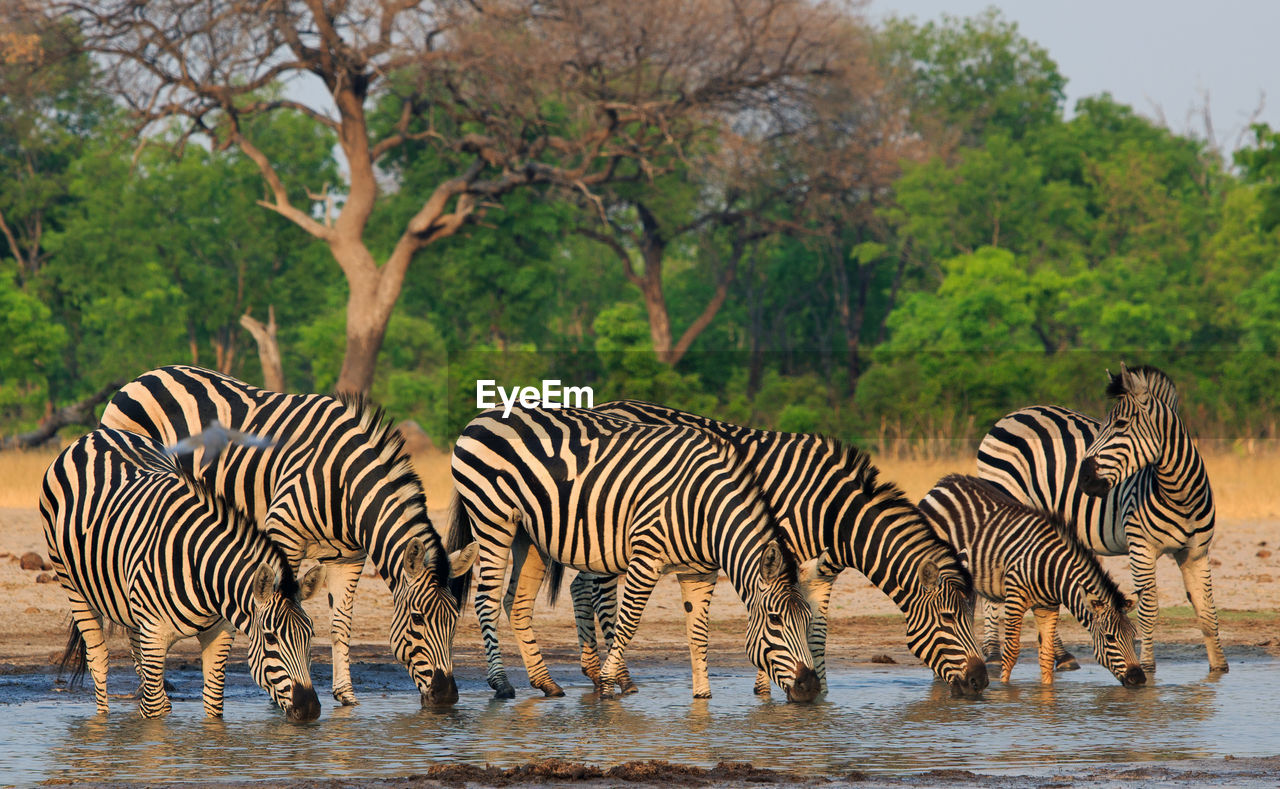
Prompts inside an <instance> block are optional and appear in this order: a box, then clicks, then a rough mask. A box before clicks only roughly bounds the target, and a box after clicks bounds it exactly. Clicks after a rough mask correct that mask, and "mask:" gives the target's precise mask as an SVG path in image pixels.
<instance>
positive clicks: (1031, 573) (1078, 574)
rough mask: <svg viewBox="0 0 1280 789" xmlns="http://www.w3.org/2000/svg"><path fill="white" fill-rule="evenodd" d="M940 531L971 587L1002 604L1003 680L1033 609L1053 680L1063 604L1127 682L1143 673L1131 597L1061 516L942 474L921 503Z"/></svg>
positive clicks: (1137, 681)
mask: <svg viewBox="0 0 1280 789" xmlns="http://www.w3.org/2000/svg"><path fill="white" fill-rule="evenodd" d="M920 511H921V512H922V513H924V516H925V518H926V519H928V521H929V525H930V526H932V527H933V529H934V531H935V532H937V534H938V536H939V537H942V538H943V539H946V540H947V541H949V542H950V543H951V544H952V545H954V546H955V548H956V550H957V551H959V553H960V555H961V556H962V557H963V558H964V560H965V564H966V566H968V568H969V572H970V573H971V574H972V576H973V587H974V589H975V590H976V591H977V592H978V594H980V595H982V597H984V598H986V599H988V600H993V601H1002V602H1003V603H1004V621H1005V634H1004V648H1003V650H1002V657H1001V661H1000V679H1001V681H1003V682H1008V681H1009V675H1010V673H1011V672H1012V671H1013V667H1014V664H1016V663H1017V662H1018V651H1019V649H1020V647H1021V634H1022V618H1023V615H1024V614H1026V612H1027V609H1028V608H1029V609H1031V611H1032V613H1033V614H1034V615H1035V618H1036V626H1037V628H1038V630H1039V631H1040V681H1041V682H1044V683H1046V684H1052V683H1053V671H1054V655H1055V651H1054V642H1055V639H1056V637H1057V625H1058V608H1059V607H1060V606H1066V608H1067V610H1068V611H1070V612H1071V613H1072V615H1073V616H1075V618H1076V619H1078V620H1079V621H1080V624H1082V625H1084V626H1085V628H1087V629H1088V630H1089V633H1090V634H1091V635H1092V638H1093V653H1094V655H1095V656H1096V657H1097V659H1098V663H1100V664H1101V665H1103V666H1105V667H1106V669H1107V670H1108V671H1110V672H1111V673H1112V674H1114V675H1115V677H1116V679H1118V680H1120V682H1121V683H1122V684H1124V685H1125V686H1126V687H1133V686H1137V685H1142V684H1144V683H1145V682H1146V681H1147V678H1146V674H1145V673H1144V672H1143V670H1142V668H1141V667H1140V666H1139V665H1138V656H1137V655H1136V654H1134V651H1133V639H1134V628H1133V624H1132V623H1131V622H1130V621H1129V617H1128V614H1127V612H1128V610H1129V609H1130V608H1132V607H1133V601H1132V600H1128V599H1126V598H1125V597H1124V595H1123V594H1121V592H1120V590H1119V589H1118V588H1116V585H1115V582H1114V581H1112V580H1111V577H1110V576H1109V575H1107V572H1106V571H1105V570H1104V569H1102V565H1101V564H1099V563H1098V557H1096V556H1094V554H1093V552H1092V551H1090V550H1089V548H1088V547H1087V546H1085V545H1084V544H1083V543H1081V542H1080V541H1079V540H1078V539H1077V538H1076V536H1075V535H1074V534H1072V533H1071V531H1070V529H1068V528H1067V526H1066V525H1065V524H1064V523H1063V522H1062V520H1061V519H1060V518H1058V517H1057V516H1054V515H1052V514H1050V513H1047V512H1043V511H1038V510H1034V509H1032V508H1030V507H1028V506H1026V505H1025V504H1021V503H1019V502H1017V501H1015V500H1013V499H1011V498H1009V497H1008V496H1006V495H1004V494H1003V493H1001V492H1000V491H998V490H996V488H995V487H994V486H992V485H990V484H988V483H986V482H984V481H982V480H980V479H978V478H977V477H970V476H964V475H959V474H952V475H950V476H947V477H944V478H943V479H942V480H941V481H940V482H939V483H938V484H937V485H936V486H934V488H933V490H931V491H929V493H928V494H927V495H926V496H925V497H924V499H923V500H921V502H920Z"/></svg>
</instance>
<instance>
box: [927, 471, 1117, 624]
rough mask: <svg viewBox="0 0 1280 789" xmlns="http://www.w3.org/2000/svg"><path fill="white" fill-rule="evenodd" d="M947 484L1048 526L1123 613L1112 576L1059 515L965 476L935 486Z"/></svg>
mask: <svg viewBox="0 0 1280 789" xmlns="http://www.w3.org/2000/svg"><path fill="white" fill-rule="evenodd" d="M948 481H950V482H952V483H955V484H959V485H962V486H966V485H967V486H969V487H972V488H977V489H979V490H980V491H982V492H983V493H984V494H985V495H987V496H989V497H990V498H992V499H994V500H995V501H996V502H997V503H998V504H999V505H1000V506H1001V507H1004V508H1005V509H1008V510H1012V511H1013V512H1015V513H1017V514H1019V515H1029V516H1032V517H1035V518H1039V519H1040V520H1042V521H1045V522H1046V523H1048V524H1049V525H1050V526H1052V527H1053V530H1054V531H1055V532H1057V534H1058V536H1059V537H1061V538H1062V541H1063V542H1064V543H1066V546H1067V550H1068V551H1070V552H1071V556H1072V558H1074V559H1077V560H1079V561H1080V562H1081V563H1083V564H1084V566H1085V567H1089V568H1091V569H1093V570H1094V571H1095V573H1094V576H1095V577H1094V578H1093V580H1095V581H1096V582H1097V583H1098V585H1099V586H1100V587H1101V588H1100V589H1098V590H1097V591H1098V592H1099V593H1101V594H1102V596H1103V597H1105V598H1106V599H1107V601H1108V602H1109V603H1111V604H1112V605H1113V606H1115V607H1116V608H1118V609H1120V610H1122V611H1123V610H1124V601H1125V597H1124V592H1122V591H1120V587H1119V586H1116V582H1115V579H1114V578H1112V577H1111V574H1110V573H1108V572H1107V570H1106V568H1105V567H1103V566H1102V564H1101V563H1100V562H1099V561H1098V557H1097V555H1096V554H1094V552H1093V549H1092V548H1090V547H1089V546H1088V545H1085V543H1084V542H1083V541H1082V540H1081V539H1080V537H1079V535H1077V534H1076V530H1075V529H1073V528H1071V526H1070V525H1069V524H1068V523H1067V521H1066V519H1065V518H1063V517H1062V515H1060V514H1059V513H1056V512H1053V511H1052V510H1046V509H1042V508H1040V507H1033V506H1031V505H1030V504H1027V503H1026V502H1022V501H1019V500H1018V499H1015V498H1013V497H1012V496H1010V495H1009V494H1007V493H1005V492H1004V491H1003V490H1001V489H1000V488H998V487H996V486H995V485H993V484H992V483H991V482H989V481H987V480H985V479H981V478H979V477H973V476H969V475H967V474H948V475H947V476H946V477H943V478H942V479H941V480H939V481H938V484H939V485H942V484H944V483H946V482H948Z"/></svg>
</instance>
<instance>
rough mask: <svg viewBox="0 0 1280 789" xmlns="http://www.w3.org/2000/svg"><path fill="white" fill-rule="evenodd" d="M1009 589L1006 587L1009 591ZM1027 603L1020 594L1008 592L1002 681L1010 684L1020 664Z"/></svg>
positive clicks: (1001, 659) (1001, 661) (1001, 670)
mask: <svg viewBox="0 0 1280 789" xmlns="http://www.w3.org/2000/svg"><path fill="white" fill-rule="evenodd" d="M1007 588H1008V587H1006V589H1007ZM1026 612H1027V603H1026V601H1025V599H1024V598H1023V597H1022V595H1021V594H1020V593H1016V592H1009V591H1006V596H1005V600H1004V648H1003V649H1002V650H1001V658H1000V681H1001V682H1008V681H1009V677H1011V676H1013V667H1014V666H1016V665H1017V664H1018V652H1019V651H1020V650H1021V649H1022V617H1023V616H1024V615H1025V614H1026Z"/></svg>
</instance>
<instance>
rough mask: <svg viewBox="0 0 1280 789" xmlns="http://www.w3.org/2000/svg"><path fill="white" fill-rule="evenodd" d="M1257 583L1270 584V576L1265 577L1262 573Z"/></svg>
mask: <svg viewBox="0 0 1280 789" xmlns="http://www.w3.org/2000/svg"><path fill="white" fill-rule="evenodd" d="M1258 583H1260V584H1269V583H1271V576H1269V575H1267V574H1266V573H1262V574H1261V575H1259V576H1258Z"/></svg>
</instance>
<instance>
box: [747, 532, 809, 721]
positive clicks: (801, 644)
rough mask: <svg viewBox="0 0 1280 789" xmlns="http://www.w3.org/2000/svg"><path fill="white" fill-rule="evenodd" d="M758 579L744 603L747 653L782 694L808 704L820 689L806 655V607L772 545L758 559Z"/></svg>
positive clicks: (791, 571) (788, 566)
mask: <svg viewBox="0 0 1280 789" xmlns="http://www.w3.org/2000/svg"><path fill="white" fill-rule="evenodd" d="M758 561H759V567H758V576H757V577H758V580H757V582H756V588H755V590H754V594H753V595H752V596H751V599H750V600H749V601H747V654H748V655H749V656H750V657H751V662H752V663H754V664H755V665H756V667H757V668H759V669H760V670H762V671H765V672H767V673H768V674H769V679H771V680H772V681H773V682H774V683H776V684H777V685H778V687H780V688H782V689H783V690H785V691H786V692H787V700H788V701H812V700H813V699H814V698H815V697H816V696H817V695H818V692H819V691H820V690H821V684H820V683H819V681H818V675H817V673H816V672H815V671H814V670H813V654H812V653H811V652H810V651H809V641H808V634H809V622H810V620H811V619H812V618H813V615H812V613H811V612H810V610H809V604H808V603H807V602H806V601H805V599H804V596H803V595H801V594H800V592H799V591H797V589H796V568H795V563H794V561H791V560H790V559H789V558H788V557H787V556H786V555H785V554H784V553H783V551H782V548H781V546H780V545H779V544H778V542H777V541H776V540H771V541H770V542H769V544H768V545H766V546H765V548H764V550H763V551H761V552H760V554H759V558H758Z"/></svg>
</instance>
